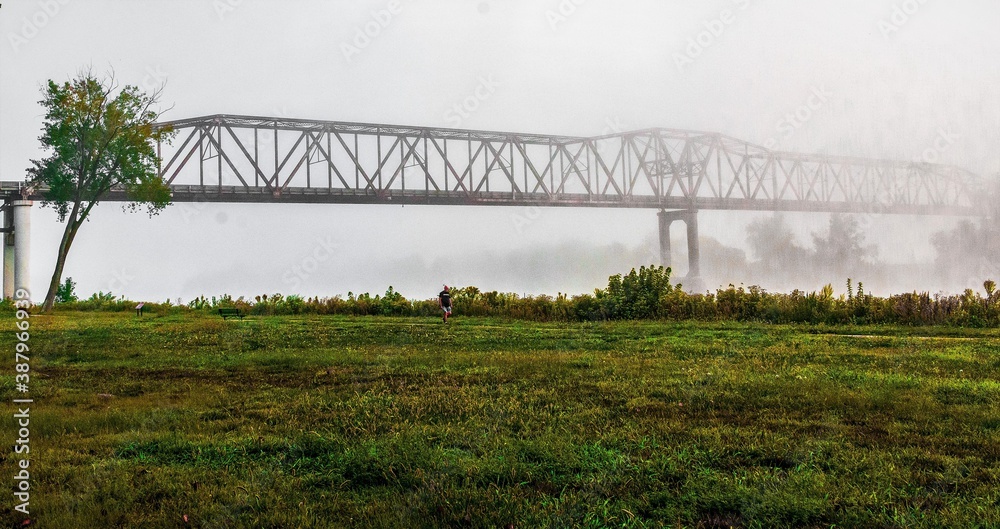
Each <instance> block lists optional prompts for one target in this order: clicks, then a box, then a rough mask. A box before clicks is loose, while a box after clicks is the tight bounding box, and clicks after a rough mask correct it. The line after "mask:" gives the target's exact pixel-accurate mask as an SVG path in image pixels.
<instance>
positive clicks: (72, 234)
mask: <svg viewBox="0 0 1000 529" xmlns="http://www.w3.org/2000/svg"><path fill="white" fill-rule="evenodd" d="M78 208H79V205H77V206H74V208H73V214H72V215H70V218H69V220H68V221H67V222H66V230H65V231H63V236H62V241H60V242H59V253H58V255H57V256H56V269H55V271H54V272H52V281H51V282H50V283H49V291H48V293H46V294H45V303H44V304H43V305H42V312H49V311H50V310H52V306H53V305H55V302H56V292H57V291H58V290H59V284H60V283H61V282H62V273H63V267H65V266H66V256H67V255H69V247H70V246H72V245H73V239H75V238H76V232H77V230H79V229H80V224H82V222H83V219H80V220H79V221H78V220H77V219H76V214H77V211H78Z"/></svg>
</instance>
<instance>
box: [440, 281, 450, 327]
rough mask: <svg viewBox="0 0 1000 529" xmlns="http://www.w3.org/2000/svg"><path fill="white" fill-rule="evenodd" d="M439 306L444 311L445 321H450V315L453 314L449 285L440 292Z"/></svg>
mask: <svg viewBox="0 0 1000 529" xmlns="http://www.w3.org/2000/svg"><path fill="white" fill-rule="evenodd" d="M438 306H440V307H441V310H442V311H444V322H445V323H448V316H451V294H450V293H449V292H448V285H445V286H444V290H442V291H441V293H440V294H438Z"/></svg>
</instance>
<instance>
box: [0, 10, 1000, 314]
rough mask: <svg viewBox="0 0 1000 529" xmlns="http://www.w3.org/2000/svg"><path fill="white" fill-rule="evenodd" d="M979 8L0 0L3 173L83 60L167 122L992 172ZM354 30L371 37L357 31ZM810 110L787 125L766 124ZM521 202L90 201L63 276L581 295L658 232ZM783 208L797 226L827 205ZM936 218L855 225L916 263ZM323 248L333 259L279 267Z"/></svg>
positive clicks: (247, 286)
mask: <svg viewBox="0 0 1000 529" xmlns="http://www.w3.org/2000/svg"><path fill="white" fill-rule="evenodd" d="M997 21H1000V3H998V2H996V1H995V0H952V1H949V2H945V1H943V0H924V1H919V2H918V1H917V0H907V1H902V0H841V1H837V2H819V1H812V0H809V1H803V0H718V1H698V2H695V1H668V0H656V1H653V0H615V1H611V0H587V1H584V0H531V1H528V0H398V2H389V1H386V0H375V1H359V0H351V1H336V0H334V1H329V0H327V1H287V0H283V1H280V2H279V1H276V0H274V1H264V0H257V1H255V0H243V1H239V0H197V1H178V0H171V1H152V0H147V1H141V2H139V1H96V0H87V1H83V0H13V1H12V0H6V1H4V2H3V3H2V7H0V35H2V36H3V42H2V43H0V179H2V180H21V179H23V178H24V175H25V168H26V167H28V165H29V160H30V159H32V158H37V157H39V156H40V152H39V151H38V148H37V137H38V134H39V130H40V126H41V119H42V110H41V108H40V107H39V106H38V104H37V101H38V100H39V99H40V91H39V89H40V87H41V85H42V84H43V83H44V82H45V81H46V80H47V79H54V80H57V81H64V80H67V79H68V78H70V77H71V76H73V75H74V74H76V73H77V72H78V71H79V70H80V69H81V68H82V67H86V66H92V67H93V68H94V69H95V71H97V72H104V71H108V70H111V69H113V70H114V72H115V73H116V75H117V77H118V78H119V80H120V81H122V82H124V83H129V84H136V85H139V86H141V87H145V88H154V87H156V86H159V85H161V84H162V83H164V82H165V83H166V89H165V91H164V93H163V101H164V103H165V106H167V107H170V110H169V112H168V113H167V114H166V115H165V118H166V119H180V118H186V117H194V116H200V115H207V114H217V113H230V114H249V115H263V116H269V115H274V116H286V117H300V118H311V119H329V120H338V121H364V122H374V123H389V124H405V125H420V126H456V125H459V124H460V126H461V127H463V128H475V129H487V130H510V131H519V132H538V133H556V134H572V135H589V134H601V133H603V132H607V131H608V130H609V129H638V128H647V127H670V128H691V129H698V130H707V131H716V132H721V133H725V134H728V135H731V136H735V137H738V138H741V139H745V140H747V141H751V142H754V143H760V144H764V143H767V142H768V141H769V140H770V141H772V142H773V143H774V145H775V146H776V147H777V148H780V149H783V150H792V151H802V152H810V153H812V152H815V153H832V154H844V155H855V156H873V157H887V158H898V159H903V160H914V159H921V158H922V157H924V156H926V155H927V153H928V150H929V149H936V147H935V146H940V145H942V142H940V141H938V140H939V138H941V137H942V136H943V135H944V136H947V137H948V138H950V140H949V141H948V142H946V146H945V148H943V149H936V150H934V151H933V152H932V153H931V154H932V155H933V156H934V157H935V158H937V159H939V160H940V161H941V162H943V163H949V164H954V165H958V166H961V167H964V168H967V169H969V170H972V171H973V172H976V173H978V174H981V175H984V176H985V175H993V174H995V173H996V172H997V171H998V170H1000V157H998V153H997V145H998V140H1000V137H998V135H1000V127H998V125H1000V97H998V95H1000V94H998V86H1000V61H998V60H997V58H998V57H1000V37H998V32H997V27H996V24H997ZM366 27H367V29H368V30H369V33H371V34H374V36H373V37H368V36H365V37H363V38H362V37H359V33H361V32H364V31H365V29H366ZM699 41H700V42H701V44H699ZM484 82H486V83H488V84H489V85H490V86H493V87H494V88H493V89H491V91H490V92H489V97H487V98H485V99H484V100H482V102H481V104H480V105H479V107H478V108H477V109H476V110H475V112H472V113H469V115H467V116H465V117H460V123H456V116H455V113H454V112H453V111H452V109H453V107H454V105H455V104H456V103H460V102H462V101H463V100H464V99H465V98H467V97H468V96H470V95H472V94H473V93H475V91H476V89H477V87H479V86H480V84H481V83H484ZM810 103H812V104H813V107H814V109H813V110H812V111H811V112H810V116H809V117H808V119H806V120H803V121H799V120H795V121H794V122H792V121H789V120H788V119H787V116H788V115H790V114H794V113H795V112H796V111H797V110H800V109H801V107H803V105H807V104H810ZM800 115H801V114H800ZM32 215H33V217H32V250H33V251H32V254H33V255H32V259H33V260H32V289H33V291H34V292H35V293H36V296H35V297H37V298H40V297H41V296H42V295H43V294H44V290H45V287H46V286H47V284H48V281H49V278H50V277H51V273H52V268H53V265H54V259H55V251H56V246H57V244H58V239H59V236H60V234H61V230H62V226H61V225H59V224H58V223H57V222H56V219H55V216H54V215H53V213H52V211H51V210H48V209H42V208H35V209H34V210H33V212H32ZM525 215H527V212H525V211H523V210H519V209H512V208H494V209H490V208H471V207H452V208H430V207H406V208H400V207H395V206H337V205H328V206H302V205H282V206H264V205H253V206H250V205H228V204H221V205H210V206H200V207H197V208H194V207H193V206H191V205H188V206H186V207H181V206H172V207H171V208H168V210H167V211H165V212H164V213H162V214H161V215H159V216H157V217H154V218H152V219H150V218H148V217H147V216H146V215H145V214H143V213H136V214H125V213H123V212H122V211H121V206H120V205H118V204H115V203H107V204H104V205H102V206H100V207H99V208H97V209H96V210H95V213H94V214H93V215H92V220H91V222H90V223H88V224H87V225H86V226H84V227H83V228H82V230H81V232H80V235H79V236H78V238H77V241H76V243H75V245H74V247H73V249H72V251H71V254H70V258H69V261H68V263H67V267H66V272H65V275H68V276H72V277H73V278H74V279H76V280H77V282H78V284H79V287H78V292H79V293H80V294H83V295H89V294H90V293H91V292H95V291H98V290H102V291H108V290H111V291H113V292H114V293H115V294H124V295H126V296H128V297H129V298H132V299H148V300H163V299H166V298H168V297H169V298H171V299H176V298H178V297H180V298H183V299H184V300H185V301H186V300H189V299H191V298H192V297H193V296H196V295H199V294H205V295H212V294H218V293H222V292H229V293H233V294H236V295H253V294H260V293H274V292H281V293H285V294H289V293H300V294H304V295H334V294H345V293H347V292H348V291H354V292H361V291H371V292H373V293H376V292H382V291H384V290H385V288H386V287H387V286H389V285H394V286H396V288H397V290H400V291H402V292H403V294H405V295H407V296H412V297H421V298H423V297H431V296H433V295H435V294H436V293H437V291H438V290H439V289H440V285H441V284H442V283H448V284H459V285H462V284H469V283H476V284H477V285H478V286H480V287H481V288H484V289H499V290H507V291H515V292H541V291H545V292H548V293H555V292H556V291H560V290H561V291H568V292H585V291H590V290H592V289H593V288H595V287H599V286H602V285H603V284H604V282H605V280H606V277H607V275H609V274H611V273H617V272H624V271H627V270H619V269H609V268H610V267H611V266H615V267H618V266H621V263H620V262H617V261H616V260H615V259H607V258H606V256H607V255H608V254H607V252H608V251H609V249H611V250H610V251H612V253H614V252H616V251H619V250H621V249H622V248H624V249H630V251H632V253H634V254H638V255H641V254H642V253H643V251H642V250H636V249H637V248H645V247H647V246H648V243H649V242H650V241H652V240H654V238H655V234H656V222H655V219H656V216H655V211H652V210H649V211H646V210H641V211H632V210H604V209H596V210H593V209H558V210H543V211H542V213H541V214H540V215H537V216H536V215H531V219H530V222H528V223H527V224H525V223H523V222H520V221H521V220H523V218H526V217H525ZM756 215H758V214H749V213H741V212H729V213H721V212H703V213H702V214H701V229H702V235H703V236H705V237H713V238H716V239H718V240H719V241H721V242H722V243H724V244H726V245H730V246H742V245H743V241H744V238H745V235H746V231H745V226H746V224H747V223H748V222H749V221H750V220H752V219H754V218H756V217H755V216H756ZM790 219H792V221H793V223H794V224H795V227H796V229H797V231H798V233H799V235H800V237H801V238H802V241H803V243H807V242H808V241H809V240H810V237H809V235H810V233H812V232H813V231H818V230H820V229H821V227H822V226H823V225H824V224H825V222H826V218H825V216H823V215H792V216H790ZM953 222H954V219H928V218H899V217H896V218H880V217H874V218H870V219H866V220H865V223H866V225H867V226H868V227H869V229H870V230H871V232H870V233H871V235H870V239H871V240H872V241H873V242H876V243H878V244H879V249H880V254H881V256H882V258H883V259H885V260H888V261H893V262H904V261H910V260H915V261H930V260H932V259H933V249H932V247H931V245H930V243H929V238H930V235H931V234H932V233H933V232H935V231H937V230H939V229H942V228H944V227H947V226H950V225H952V223H953ZM678 231H679V230H678ZM678 235H679V234H678ZM615 245H619V246H615ZM327 246H329V247H333V248H335V249H336V252H335V255H334V257H332V258H329V259H326V260H325V261H323V262H322V263H320V267H319V269H318V270H317V271H316V272H314V273H312V274H309V275H308V276H307V277H305V278H301V277H300V278H298V279H297V280H295V281H292V280H291V279H289V274H288V273H289V271H290V270H292V269H293V267H295V266H297V265H300V264H301V263H303V260H304V259H307V258H309V256H310V255H312V254H313V252H314V250H315V249H316V248H318V247H327ZM568 248H574V249H577V250H579V249H581V248H582V249H584V250H593V251H584V252H583V255H582V256H581V255H579V253H580V252H568V251H567V249H568ZM615 248H617V249H618V250H614V249H615ZM560 255H565V256H566V258H564V259H561V258H560ZM587 255H592V256H594V257H593V259H590V260H588V259H587V258H586V256H587ZM652 257H653V256H652V255H650V259H652ZM512 259H514V260H531V259H535V260H538V264H539V266H541V267H550V268H551V269H549V270H547V271H545V272H544V274H545V275H546V276H547V277H548V278H549V280H547V281H545V282H539V281H538V280H537V278H532V277H529V276H531V275H532V274H533V273H530V272H525V273H523V274H521V275H520V276H519V275H518V274H511V273H509V270H510V261H511V260H512ZM636 259H642V257H637V258H636ZM588 261H589V262H588ZM635 264H636V265H638V264H641V263H639V262H636V263H635ZM525 269H526V270H529V269H530V267H527V268H525ZM539 273H541V272H539ZM560 277H564V278H565V280H564V281H563V282H562V283H560V282H558V281H555V280H554V279H553V278H560ZM739 279H740V278H732V280H734V281H736V282H739ZM831 281H839V278H831ZM560 284H562V285H564V286H562V287H559V286H557V285H560ZM709 286H713V285H709ZM870 287H875V288H877V285H870ZM912 288H921V285H913V287H912Z"/></svg>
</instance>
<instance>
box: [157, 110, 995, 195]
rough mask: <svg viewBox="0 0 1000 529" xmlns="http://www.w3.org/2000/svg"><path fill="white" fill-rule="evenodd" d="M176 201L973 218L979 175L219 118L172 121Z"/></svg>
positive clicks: (756, 152)
mask: <svg viewBox="0 0 1000 529" xmlns="http://www.w3.org/2000/svg"><path fill="white" fill-rule="evenodd" d="M160 126H163V127H166V126H169V127H172V128H173V129H174V130H175V131H176V132H177V137H176V138H175V139H174V140H173V144H172V146H171V147H168V148H166V150H164V147H165V146H163V145H159V146H158V149H159V152H160V156H161V159H162V165H161V168H160V175H161V177H162V178H163V179H164V180H165V181H166V182H167V183H169V184H170V185H171V188H172V189H173V192H174V200H175V201H213V202H289V203H355V204H374V203H387V204H435V205H502V206H593V207H638V208H658V209H729V210H769V211H782V210H786V211H819V212H859V213H899V214H934V215H942V214H944V215H970V214H974V213H975V211H976V206H977V204H976V200H977V198H976V197H977V196H978V195H977V192H976V189H975V182H976V178H975V177H974V175H972V174H971V173H969V172H967V171H964V170H962V169H959V168H956V167H951V166H944V165H935V164H926V163H913V162H899V161H890V160H869V159H861V158H849V157H842V156H821V155H805V154H795V153H783V152H774V151H770V150H768V149H765V148H763V147H760V146H757V145H753V144H751V143H747V142H744V141H740V140H737V139H734V138H730V137H728V136H724V135H721V134H712V133H705V132H695V131H684V130H672V129H648V130H641V131H634V132H625V133H620V134H612V135H608V136H601V137H592V138H586V137H574V136H554V135H539V134H519V133H504V132H486V131H473V130H456V129H444V128H428V127H403V126H393V125H378V124H368V123H343V122H334V121H314V120H301V119H283V118H267V117H248V116H230V115H216V116H207V117H201V118H194V119H186V120H179V121H172V122H167V123H162V124H161V125H160Z"/></svg>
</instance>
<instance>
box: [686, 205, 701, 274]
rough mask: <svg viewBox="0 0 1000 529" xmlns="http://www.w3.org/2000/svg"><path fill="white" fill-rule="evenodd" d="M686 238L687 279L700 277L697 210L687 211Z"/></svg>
mask: <svg viewBox="0 0 1000 529" xmlns="http://www.w3.org/2000/svg"><path fill="white" fill-rule="evenodd" d="M685 224H687V236H688V237H687V238H688V263H689V265H690V266H689V269H688V277H701V249H700V246H699V245H698V210H696V209H692V210H691V211H688V215H687V219H686V222H685Z"/></svg>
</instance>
